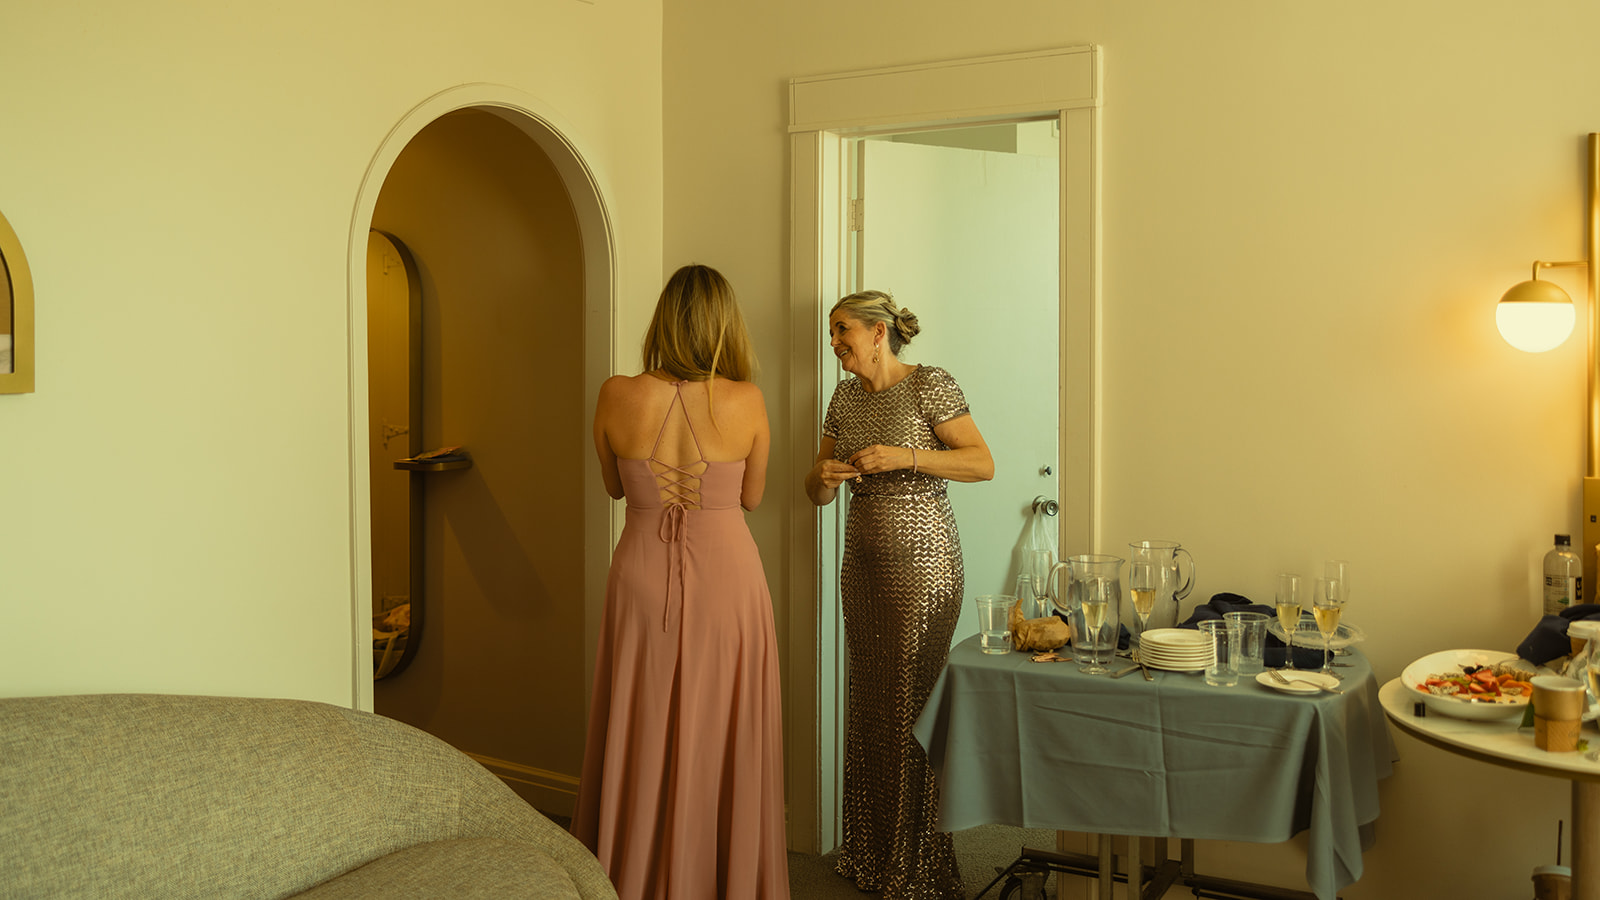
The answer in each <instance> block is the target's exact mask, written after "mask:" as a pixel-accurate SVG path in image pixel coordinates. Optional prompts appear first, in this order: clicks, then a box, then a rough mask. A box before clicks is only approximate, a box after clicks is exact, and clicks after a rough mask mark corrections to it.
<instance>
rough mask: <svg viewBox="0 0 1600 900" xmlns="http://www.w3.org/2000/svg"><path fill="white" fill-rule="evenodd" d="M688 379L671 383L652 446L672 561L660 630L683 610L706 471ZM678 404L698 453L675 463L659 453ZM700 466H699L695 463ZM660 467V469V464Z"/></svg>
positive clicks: (665, 538)
mask: <svg viewBox="0 0 1600 900" xmlns="http://www.w3.org/2000/svg"><path fill="white" fill-rule="evenodd" d="M685 383H686V382H683V381H675V382H673V383H672V388H673V395H672V402H671V403H669V404H668V405H667V414H666V416H664V417H663V418H662V420H661V430H660V431H659V432H657V433H656V443H655V446H654V447H652V448H650V458H649V462H650V465H651V472H652V473H653V474H654V475H655V477H656V489H657V490H658V491H659V492H660V495H661V505H662V506H663V507H664V508H665V510H664V513H663V515H662V518H661V525H660V530H659V531H658V532H657V536H658V537H660V538H661V542H662V543H664V544H667V545H668V548H669V550H668V555H669V562H668V564H667V603H666V606H665V608H664V609H663V610H662V615H661V630H663V631H666V630H668V628H669V626H670V624H671V619H672V611H673V609H674V608H676V609H677V610H678V613H679V615H680V616H681V615H682V612H683V577H684V573H683V567H684V559H683V538H684V530H685V528H686V527H687V524H688V523H687V519H688V515H689V510H690V509H695V508H698V507H699V506H700V485H699V482H700V478H701V476H702V475H704V474H705V468H706V465H707V463H706V459H705V451H703V450H701V449H700V436H699V435H697V434H695V430H694V422H692V421H690V419H689V408H688V407H687V406H686V405H684V402H683V386H684V384H685ZM674 406H676V407H677V408H678V409H679V410H680V411H681V412H682V413H683V423H684V424H685V425H687V426H688V427H689V437H690V438H692V439H693V440H694V452H695V455H696V456H697V457H698V458H697V459H695V460H694V461H692V462H689V463H687V464H685V465H681V466H679V465H673V464H672V463H669V462H665V461H663V460H661V459H660V458H659V457H657V456H656V453H657V452H659V451H660V450H661V441H662V440H663V439H664V438H665V437H666V434H667V421H668V420H670V419H671V418H672V409H673V407H674ZM696 466H698V467H699V469H698V470H696V469H695V467H696ZM657 467H659V469H658V468H657Z"/></svg>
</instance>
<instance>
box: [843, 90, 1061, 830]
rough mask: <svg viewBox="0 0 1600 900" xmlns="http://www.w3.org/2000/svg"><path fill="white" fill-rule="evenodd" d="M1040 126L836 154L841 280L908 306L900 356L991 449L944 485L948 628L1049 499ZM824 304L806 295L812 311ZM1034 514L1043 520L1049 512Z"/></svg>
mask: <svg viewBox="0 0 1600 900" xmlns="http://www.w3.org/2000/svg"><path fill="white" fill-rule="evenodd" d="M1055 126H1056V123H1055V121H1054V120H1051V121H1044V122H1031V123H1023V124H1021V125H1005V126H988V127H984V128H975V129H961V130H959V131H952V132H937V133H924V134H921V135H903V136H899V139H864V140H860V141H853V142H851V143H853V144H854V145H855V146H854V147H849V148H847V149H846V152H845V156H846V157H847V158H849V159H852V160H854V161H855V168H856V171H855V174H854V178H853V179H851V180H852V181H853V190H852V193H853V194H854V195H855V196H856V197H857V198H859V201H860V202H859V205H857V206H856V207H855V208H856V209H858V210H859V216H857V217H855V219H856V221H855V224H854V226H853V227H856V228H859V231H858V232H857V233H856V234H854V235H852V236H853V237H854V238H855V241H853V242H850V243H851V244H852V251H851V253H850V255H852V256H853V260H852V263H853V265H852V270H853V275H854V277H853V278H851V279H849V280H850V281H852V282H853V283H854V284H855V285H857V287H858V288H871V289H876V290H886V291H890V292H891V293H893V294H894V297H895V300H896V302H897V303H899V304H901V305H902V306H905V307H907V308H909V309H911V310H912V311H913V312H915V313H916V314H917V318H918V321H919V323H920V324H921V326H922V333H921V334H920V335H918V336H917V338H916V339H915V340H914V341H912V343H911V344H910V345H908V346H907V347H906V348H905V351H904V352H903V353H902V354H901V358H902V359H903V360H904V361H906V362H910V363H925V364H927V365H933V366H939V367H940V368H943V369H946V370H948V371H949V372H950V373H951V374H952V375H953V376H954V377H955V379H956V381H957V382H958V383H959V384H960V385H961V388H962V390H963V392H964V393H965V394H966V397H967V403H968V405H969V406H970V407H971V409H972V414H973V421H974V422H975V423H976V424H977V426H978V428H979V430H980V431H981V432H982V433H983V436H984V439H985V441H987V443H988V444H989V448H990V450H991V452H992V453H993V454H994V461H995V477H994V480H993V481H989V482H985V483H981V484H971V485H967V484H955V483H952V484H951V485H950V488H949V491H950V501H951V505H952V506H953V507H954V508H955V513H956V522H957V526H958V527H959V529H960V532H961V545H962V556H963V559H964V562H965V568H966V599H964V601H963V604H962V611H961V619H960V622H959V623H958V624H957V627H956V632H955V637H954V639H955V641H957V642H959V641H962V640H965V639H966V638H967V637H969V636H971V635H972V634H974V633H976V631H977V616H976V611H975V608H974V607H973V604H972V602H971V600H970V598H972V597H975V596H977V595H979V594H1009V593H1011V592H1012V591H1013V589H1014V588H1015V586H1016V577H1017V575H1018V572H1019V565H1018V564H1019V559H1018V553H1017V551H1018V549H1019V547H1020V546H1021V544H1022V543H1023V541H1024V539H1025V537H1026V531H1027V528H1028V525H1029V523H1030V516H1031V514H1032V502H1033V499H1034V498H1035V497H1037V496H1041V495H1042V496H1045V497H1047V498H1049V499H1052V500H1054V499H1056V498H1057V484H1056V478H1057V473H1058V472H1059V471H1060V469H1059V464H1058V446H1057V444H1058V434H1059V426H1058V410H1059V409H1060V402H1059V397H1058V391H1059V387H1058V385H1059V378H1060V371H1061V369H1060V366H1059V358H1058V354H1059V340H1058V336H1059V334H1060V319H1059V317H1060V296H1061V289H1060V285H1059V277H1060V265H1059V247H1060V230H1059V221H1058V220H1059V213H1058V210H1059V208H1060V206H1059V204H1060V194H1059V180H1060V176H1059V172H1060V169H1059V160H1058V157H1057V153H1058V150H1057V141H1056V140H1055V137H1054V131H1055ZM1008 130H1009V131H1010V133H1011V134H1012V135H1013V137H1012V138H1011V141H1013V143H1012V144H1011V149H1003V150H990V149H975V148H973V147H970V146H944V145H941V144H939V143H937V142H939V141H945V142H948V143H963V144H977V145H980V146H981V145H982V144H984V143H992V140H991V138H992V137H993V135H995V134H996V133H999V134H1001V135H1004V133H1005V132H1007V131H1008ZM975 136H976V140H974V137H975ZM913 140H914V141H919V143H912V142H911V141H913ZM922 141H931V142H935V143H921V142H922ZM847 216H848V211H847ZM835 299H836V298H835ZM831 306H832V302H831V301H829V302H825V303H823V304H822V313H823V315H824V316H826V314H827V311H828V308H829V307H831ZM825 332H826V322H825V321H823V322H819V323H818V334H819V335H823V334H825ZM828 356H829V357H830V358H831V354H829V355H828ZM822 372H823V378H822V381H823V383H822V386H821V387H822V390H821V394H820V396H821V397H822V398H823V400H824V402H826V398H828V397H831V396H832V394H833V388H834V385H835V384H837V383H838V380H839V378H840V376H841V374H842V373H841V372H840V370H839V368H838V365H837V363H832V364H831V365H826V366H824V367H823V370H822ZM839 496H840V502H836V503H835V504H833V505H832V506H831V507H828V508H827V510H831V511H832V516H831V517H830V516H829V515H828V513H827V511H826V510H825V512H824V516H823V520H822V528H821V546H820V561H821V566H822V572H823V576H822V578H821V584H820V586H819V587H820V590H819V593H820V595H821V602H822V604H823V609H822V622H823V623H825V626H824V627H823V628H821V629H820V631H819V636H820V638H821V640H822V641H823V642H824V646H823V647H822V648H821V649H822V654H821V657H820V659H821V661H822V663H823V664H822V666H821V668H820V670H819V673H818V675H819V682H820V683H819V688H820V690H819V712H820V719H821V723H820V729H819V739H820V741H821V745H822V746H823V747H824V748H829V747H831V748H833V752H831V753H830V752H824V753H823V754H821V759H822V771H821V772H820V773H819V775H820V777H821V779H822V785H823V789H822V795H823V802H822V810H821V813H822V816H821V823H820V824H821V831H822V847H823V850H824V851H826V850H828V849H830V848H831V847H832V846H833V845H834V844H835V842H836V839H837V835H838V832H837V817H838V813H839V805H838V789H839V772H838V770H837V768H838V764H841V763H842V761H843V747H842V743H843V721H844V718H843V717H844V709H843V702H845V698H844V697H843V694H844V686H845V685H846V684H847V676H846V670H845V666H846V665H847V661H846V660H845V658H844V656H845V655H844V653H843V647H842V646H839V647H837V648H830V647H829V645H828V642H829V640H830V639H832V638H834V637H835V636H836V637H837V640H838V642H839V643H840V644H842V642H843V626H842V624H841V614H840V611H839V599H838V584H839V577H838V576H839V569H838V566H839V551H840V549H841V547H840V543H841V542H842V540H843V533H844V529H843V518H844V516H845V515H847V513H848V506H847V499H846V498H847V496H848V492H846V491H841V492H840V493H839ZM1048 524H1049V525H1050V526H1051V527H1052V528H1053V527H1054V525H1055V520H1053V519H1052V520H1048ZM827 623H831V624H832V627H831V628H829V627H826V624H827ZM830 650H831V651H832V652H830Z"/></svg>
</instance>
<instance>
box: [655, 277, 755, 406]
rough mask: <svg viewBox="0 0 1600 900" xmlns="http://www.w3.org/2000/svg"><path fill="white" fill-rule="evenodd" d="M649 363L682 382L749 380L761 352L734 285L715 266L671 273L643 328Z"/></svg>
mask: <svg viewBox="0 0 1600 900" xmlns="http://www.w3.org/2000/svg"><path fill="white" fill-rule="evenodd" d="M643 357H644V368H645V371H647V372H649V371H652V370H654V369H661V370H663V371H665V372H666V373H667V374H669V375H671V376H672V377H674V378H677V379H681V380H683V381H710V380H712V379H714V378H716V377H717V376H719V375H720V376H722V377H723V378H727V379H731V380H733V381H749V380H750V378H751V376H752V375H754V374H755V368H756V356H755V351H753V350H752V349H751V347H750V334H749V332H748V331H746V330H745V327H744V316H743V315H742V314H741V313H740V312H739V303H738V301H737V300H736V299H734V296H733V286H732V285H730V284H728V279H726V278H723V277H722V273H721V272H718V271H717V270H716V269H713V268H711V267H710V266H701V265H687V266H684V267H683V268H681V269H679V270H678V271H676V272H673V273H672V277H671V278H669V279H667V286H666V287H664V288H662V289H661V299H659V300H657V301H656V312H655V316H654V317H652V318H651V320H650V328H649V329H648V330H646V331H645V333H644V352H643Z"/></svg>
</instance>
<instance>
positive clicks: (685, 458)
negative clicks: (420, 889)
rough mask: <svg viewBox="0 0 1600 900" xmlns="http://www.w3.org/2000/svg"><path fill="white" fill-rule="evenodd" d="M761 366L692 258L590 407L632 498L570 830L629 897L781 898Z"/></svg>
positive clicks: (728, 304)
mask: <svg viewBox="0 0 1600 900" xmlns="http://www.w3.org/2000/svg"><path fill="white" fill-rule="evenodd" d="M754 362H755V360H754V355H753V354H752V352H751V350H750V340H749V336H748V335H747V333H746V331H745V326H744V319H743V317H742V316H741V315H740V312H739V307H738V305H737V304H736V302H735V300H734V296H733V289H732V288H731V287H729V285H728V282H727V281H726V280H725V279H724V278H723V277H722V275H720V274H719V273H718V272H717V271H716V270H715V269H712V268H709V267H707V266H685V267H683V268H681V269H679V270H678V271H677V272H676V273H674V274H673V276H672V278H671V279H670V280H668V282H667V286H666V288H665V289H664V290H662V292H661V299H660V300H659V301H658V303H657V304H656V312H655V317H654V319H653V320H652V321H651V323H650V328H649V331H648V332H647V334H646V335H645V340H644V369H645V371H644V373H643V374H641V375H635V376H631V377H629V376H616V377H613V378H610V379H608V380H607V381H606V383H605V384H604V385H603V386H602V387H601V388H600V400H599V403H598V405H597V406H596V408H595V417H594V439H595V450H596V452H598V453H599V455H600V468H601V472H602V474H603V476H604V479H605V487H606V493H608V494H610V495H611V496H612V497H613V498H614V499H622V498H624V497H626V498H627V501H628V502H627V519H626V524H625V525H624V527H623V531H622V538H621V540H620V541H619V542H618V544H617V547H616V550H615V551H614V553H613V555H612V558H611V575H610V578H609V579H608V581H607V584H606V608H605V620H604V622H603V623H602V625H601V629H600V644H599V652H598V654H597V658H596V660H595V674H594V695H593V699H592V701H591V705H590V707H589V732H588V742H587V744H586V746H585V751H584V762H583V779H582V781H581V783H580V785H579V789H578V805H577V810H576V813H575V814H574V816H573V823H572V832H573V834H575V835H576V836H577V837H578V839H579V840H581V841H583V843H584V844H585V845H586V846H588V847H589V849H590V850H592V851H593V852H594V854H595V856H596V857H598V858H599V860H600V864H601V865H602V866H604V867H605V869H606V872H607V873H608V874H609V875H610V876H611V880H612V883H613V884H615V885H616V888H617V894H618V895H619V897H620V898H621V900H708V898H726V900H781V898H787V897H788V896H789V871H788V857H787V853H786V842H785V840H784V832H783V825H784V823H783V782H782V771H783V758H782V740H783V734H782V725H781V721H780V718H779V713H780V708H779V703H780V699H779V697H780V695H779V688H778V653H777V640H776V636H775V634H774V631H773V625H772V599H771V596H770V595H769V594H768V591H767V581H766V576H765V574H764V573H763V571H762V568H761V557H760V554H759V553H758V552H757V550H756V545H755V541H754V540H753V539H752V538H751V536H750V530H749V529H748V528H747V527H746V525H745V521H744V513H745V510H751V509H755V508H756V505H757V504H759V503H760V502H761V494H762V491H763V490H764V489H765V487H766V476H767V453H768V448H769V443H770V435H769V431H768V426H767V412H766V405H765V403H764V402H763V401H762V398H761V391H760V389H759V388H757V387H756V386H755V385H753V384H751V383H750V381H749V379H750V376H751V373H752V369H753V368H754Z"/></svg>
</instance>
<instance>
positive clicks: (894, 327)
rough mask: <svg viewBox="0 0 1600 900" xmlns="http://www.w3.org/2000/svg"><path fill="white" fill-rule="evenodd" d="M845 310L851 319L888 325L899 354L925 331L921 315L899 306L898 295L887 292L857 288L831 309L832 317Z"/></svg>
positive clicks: (894, 349) (891, 349)
mask: <svg viewBox="0 0 1600 900" xmlns="http://www.w3.org/2000/svg"><path fill="white" fill-rule="evenodd" d="M841 309H842V310H844V312H845V314H846V315H848V316H850V317H851V318H853V319H859V320H861V321H862V322H865V323H866V324H868V325H876V324H878V323H879V322H882V323H883V324H885V325H888V326H889V327H888V329H887V330H888V332H889V352H890V353H893V354H895V355H896V356H898V355H899V354H900V348H901V347H904V346H905V345H907V344H909V343H911V339H912V338H914V337H916V336H917V335H919V334H921V333H922V326H920V325H918V324H917V314H916V313H914V312H912V311H911V310H909V309H906V308H905V307H902V306H897V305H895V302H894V295H893V294H890V293H889V292H887V291H857V292H855V293H854V294H849V295H847V296H845V297H841V298H840V299H839V302H838V303H835V304H834V305H833V309H831V310H829V311H828V316H829V317H830V318H831V317H832V316H833V314H834V313H836V312H838V311H839V310H841Z"/></svg>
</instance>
